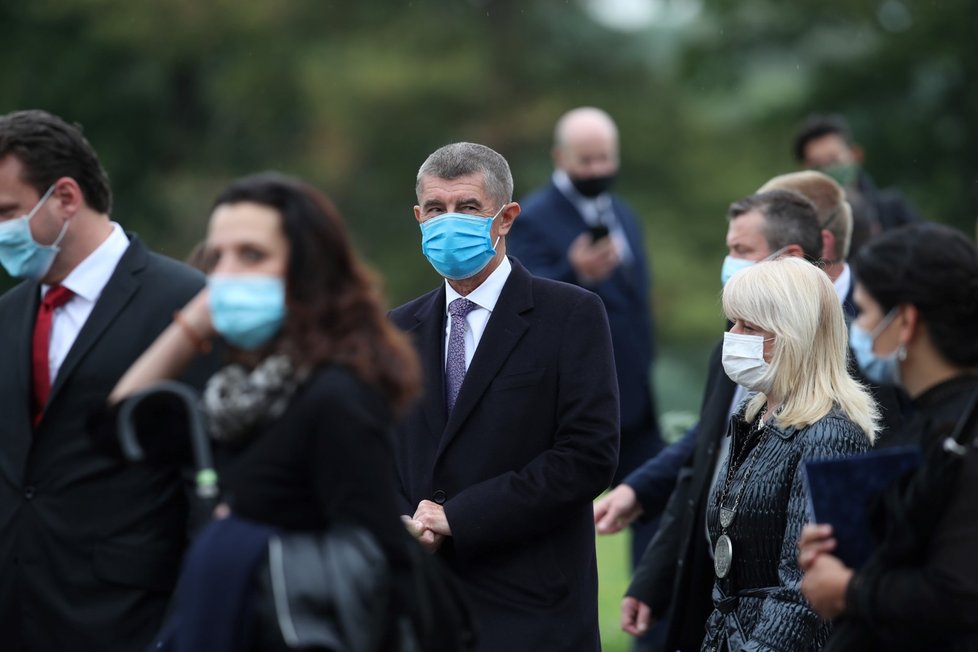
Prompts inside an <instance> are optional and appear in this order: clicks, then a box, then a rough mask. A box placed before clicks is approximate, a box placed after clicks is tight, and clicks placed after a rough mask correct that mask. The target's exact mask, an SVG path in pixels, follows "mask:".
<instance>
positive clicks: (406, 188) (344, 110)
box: [0, 0, 978, 409]
mask: <svg viewBox="0 0 978 652" xmlns="http://www.w3.org/2000/svg"><path fill="white" fill-rule="evenodd" d="M633 1H634V2H638V3H642V2H645V3H646V4H647V5H649V6H651V7H654V8H655V9H656V10H657V11H658V14H657V17H658V19H657V20H655V21H653V22H651V23H650V24H634V25H631V26H630V28H629V29H626V30H621V29H613V28H610V27H607V26H605V25H604V24H602V23H600V22H598V21H596V20H595V14H596V13H598V12H597V9H598V8H600V5H601V4H602V0H539V1H537V2H516V1H513V0H468V1H462V0H458V1H448V0H412V1H409V2H339V1H336V0H248V1H247V2H230V1H229V0H210V1H207V0H150V1H147V2H131V1H125V0H31V1H30V2H5V3H2V4H0V25H3V27H4V29H3V32H4V37H5V38H4V56H3V57H0V79H2V83H0V112H2V113H6V112H8V111H11V110H16V109H23V108H44V109H47V110H49V111H52V112H54V113H57V114H59V115H61V116H63V117H65V118H67V119H69V120H72V121H76V122H78V123H80V124H82V125H83V126H84V129H85V133H86V134H87V136H88V137H89V139H90V140H91V142H92V143H93V144H94V145H95V147H96V149H97V150H98V151H99V153H100V155H101V157H102V159H103V163H104V164H105V166H106V168H107V169H108V171H109V173H110V176H111V178H112V180H113V185H114V188H115V193H116V202H115V208H114V211H113V217H114V218H115V219H116V220H117V221H119V222H121V223H122V224H123V225H124V226H125V227H126V228H127V229H130V230H134V231H136V232H138V233H140V234H141V235H142V237H143V238H144V239H146V240H147V241H148V242H149V243H150V244H151V245H152V246H154V247H155V248H157V249H159V250H162V251H164V252H166V253H169V254H171V255H173V256H175V257H183V256H184V255H185V254H186V253H187V252H189V250H190V249H191V247H192V246H193V244H194V243H195V242H197V241H198V240H200V239H201V238H202V237H203V236H204V231H205V226H206V217H207V214H208V210H209V204H210V201H211V199H212V198H213V197H214V196H215V194H216V193H217V191H218V190H219V189H220V188H222V187H223V185H224V184H226V183H227V182H228V181H229V180H230V179H232V178H234V177H235V176H238V175H242V174H245V173H249V172H253V171H257V170H263V169H277V170H281V171H283V172H286V173H291V174H296V175H300V176H302V177H305V178H306V179H308V180H309V181H311V182H313V183H314V184H316V185H317V186H319V187H321V188H322V189H324V190H325V191H326V192H327V193H328V194H329V195H331V196H332V198H333V199H334V200H335V201H336V202H337V204H338V205H339V206H340V208H341V210H342V211H343V212H344V214H345V216H346V217H347V220H348V222H349V224H350V228H351V230H352V231H353V233H354V235H355V238H356V240H357V242H358V244H359V246H360V248H361V249H362V251H363V252H364V253H365V254H366V256H367V257H368V258H369V260H370V261H371V262H372V263H373V265H374V266H375V267H376V268H377V269H378V270H379V271H380V272H381V274H382V276H383V278H384V279H385V282H386V286H387V291H388V295H389V297H390V301H391V303H392V304H396V303H399V302H401V301H403V300H406V299H408V298H410V297H411V296H413V295H415V294H417V293H420V292H421V291H423V290H425V289H427V288H429V287H431V286H432V285H433V284H434V283H435V282H436V281H437V278H436V276H435V275H434V273H433V272H432V271H431V270H430V268H429V267H428V265H427V264H426V263H425V261H424V259H423V258H422V256H421V254H420V251H419V239H420V238H419V233H418V229H417V226H416V224H415V223H414V220H413V218H412V215H411V207H412V205H413V203H414V175H415V171H416V170H417V167H418V166H419V165H420V163H421V162H422V160H423V159H424V158H425V156H427V154H428V153H430V152H431V151H432V150H434V149H435V148H436V147H438V146H440V145H442V144H444V143H447V142H451V141H455V140H470V141H476V142H481V143H485V144H487V145H489V146H491V147H493V148H495V149H496V150H498V151H499V152H501V153H502V154H503V155H504V156H506V157H507V158H508V160H509V161H510V163H511V165H512V167H513V171H514V176H515V178H516V183H517V188H516V194H517V196H520V195H523V194H525V193H527V192H529V191H530V190H531V189H533V188H534V187H535V186H537V185H539V184H541V183H544V182H545V181H546V180H547V178H548V175H549V174H550V170H551V168H550V161H549V147H550V139H551V133H552V128H553V123H554V121H555V119H556V118H557V117H558V116H559V115H560V114H561V113H562V112H563V111H565V110H567V109H568V108H571V107H573V106H575V105H581V104H592V105H597V106H601V107H603V108H605V109H607V110H608V111H609V112H610V113H612V114H613V115H614V116H615V117H616V119H617V120H618V122H619V126H620V129H621V133H622V176H621V180H620V185H619V188H620V191H621V193H622V194H623V195H624V196H625V197H626V198H627V199H629V200H630V201H631V203H632V204H633V205H634V206H635V207H636V208H637V209H638V212H639V213H640V214H641V215H642V217H643V219H644V221H645V232H646V240H647V242H646V244H647V247H648V250H649V251H650V252H651V255H652V259H653V266H654V274H655V290H654V292H655V296H654V302H655V305H656V310H657V318H658V328H659V333H658V339H659V343H660V350H661V351H663V352H664V356H663V361H662V364H661V365H660V368H659V370H658V372H657V373H658V375H659V376H660V381H661V382H660V383H659V387H660V399H662V400H661V402H662V404H663V406H664V407H665V408H666V409H677V408H682V409H694V408H695V407H696V406H697V405H698V401H699V397H698V392H699V375H700V374H701V373H702V372H701V367H702V365H703V363H704V361H705V350H706V348H707V347H708V346H709V345H710V343H711V342H712V341H713V340H714V339H715V338H716V336H717V334H718V332H719V328H720V325H721V323H722V321H721V316H720V311H719V305H718V301H717V293H718V290H719V283H718V274H719V267H720V262H721V259H722V257H723V255H724V247H723V235H724V231H725V224H724V220H723V216H724V212H725V209H726V207H727V205H728V204H729V203H730V202H731V201H733V200H735V199H737V198H739V197H741V196H743V195H746V194H748V193H750V192H751V191H753V190H754V189H756V188H757V187H758V186H760V185H761V184H762V183H763V182H764V181H765V180H766V179H768V178H769V177H771V176H773V175H775V174H779V173H782V172H785V171H789V170H792V169H794V168H795V163H794V161H793V160H792V159H791V156H790V141H791V136H792V133H793V131H794V129H795V127H796V126H797V125H798V123H799V122H800V121H801V119H802V118H803V117H804V116H805V115H806V114H807V113H809V112H811V111H839V112H842V113H844V114H846V115H847V116H848V117H849V119H850V122H851V124H852V126H853V128H854V131H855V133H856V135H857V139H858V140H859V142H860V143H861V144H862V145H863V146H864V147H865V149H866V151H867V167H868V169H869V170H870V171H871V172H872V174H873V175H874V177H875V178H876V180H877V182H878V183H879V184H880V185H883V186H888V185H896V186H898V187H900V188H901V189H902V190H903V191H904V193H905V194H906V195H907V196H908V197H909V198H910V199H911V201H912V202H913V203H914V204H915V205H916V206H917V208H918V209H920V210H921V212H922V213H923V214H924V215H926V216H927V217H928V218H930V219H934V220H939V221H944V222H947V223H950V224H953V225H956V226H958V227H959V228H961V229H963V230H964V231H966V232H967V233H969V234H973V233H974V228H975V218H976V216H978V175H976V169H975V161H976V158H975V152H978V131H976V129H975V124H976V118H978V84H976V83H975V82H976V80H978V74H976V73H978V48H976V47H975V46H974V42H975V36H976V31H978V14H976V13H975V11H974V7H973V5H972V2H970V0H915V1H911V0H794V1H793V2H780V1H778V0H736V1H732V0H633ZM0 283H7V284H8V285H9V281H7V280H6V279H4V280H3V281H0ZM667 381H668V382H667Z"/></svg>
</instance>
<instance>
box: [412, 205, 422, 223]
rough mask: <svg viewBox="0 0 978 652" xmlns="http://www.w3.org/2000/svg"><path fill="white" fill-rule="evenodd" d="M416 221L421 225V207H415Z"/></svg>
mask: <svg viewBox="0 0 978 652" xmlns="http://www.w3.org/2000/svg"><path fill="white" fill-rule="evenodd" d="M414 219H416V220H417V221H418V224H421V207H420V206H415V207H414Z"/></svg>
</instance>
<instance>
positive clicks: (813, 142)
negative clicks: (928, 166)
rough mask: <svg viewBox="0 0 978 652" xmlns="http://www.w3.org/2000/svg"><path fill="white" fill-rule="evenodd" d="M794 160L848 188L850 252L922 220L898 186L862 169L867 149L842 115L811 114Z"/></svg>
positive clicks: (800, 133)
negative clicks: (875, 180) (885, 184)
mask: <svg viewBox="0 0 978 652" xmlns="http://www.w3.org/2000/svg"><path fill="white" fill-rule="evenodd" d="M793 152H794V155H795V160H796V161H798V162H799V163H800V164H802V165H804V166H805V167H807V168H812V169H815V170H819V171H821V172H824V173H825V174H827V175H829V176H830V177H832V178H833V179H835V180H836V181H838V182H839V184H840V185H841V186H842V187H843V188H845V190H846V194H847V195H848V197H849V202H850V203H851V204H852V206H853V218H854V236H853V242H852V245H851V249H850V251H851V254H852V255H854V254H855V253H856V252H858V251H859V249H860V248H861V247H862V246H863V244H865V242H866V241H867V240H869V239H872V238H873V237H875V236H877V235H879V234H880V233H882V232H884V231H888V230H890V229H895V228H897V227H899V226H903V225H904V224H912V223H914V222H918V221H920V216H919V215H918V214H917V212H916V211H915V210H914V209H913V207H912V206H911V205H910V204H909V203H908V202H907V200H906V199H905V198H904V197H903V195H901V194H900V193H899V192H898V191H897V190H895V189H893V188H886V189H880V188H877V187H876V184H875V183H873V180H872V178H871V177H870V176H869V174H868V173H867V172H866V171H865V170H864V169H863V163H864V159H865V152H863V150H862V148H861V147H859V146H858V145H857V144H856V143H855V142H854V141H853V138H852V132H851V131H850V130H849V125H848V123H847V122H846V120H845V118H843V117H842V116H841V115H817V114H814V115H811V116H809V117H808V118H807V119H806V120H805V122H804V123H803V124H802V126H801V127H800V128H799V130H798V132H797V133H796V134H795V140H794V146H793Z"/></svg>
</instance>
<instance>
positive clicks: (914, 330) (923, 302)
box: [799, 224, 978, 651]
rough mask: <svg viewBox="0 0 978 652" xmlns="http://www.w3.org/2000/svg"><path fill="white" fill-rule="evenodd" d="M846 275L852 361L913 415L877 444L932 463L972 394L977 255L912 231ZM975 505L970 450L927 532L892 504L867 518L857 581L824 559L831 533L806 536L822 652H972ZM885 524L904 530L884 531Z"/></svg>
mask: <svg viewBox="0 0 978 652" xmlns="http://www.w3.org/2000/svg"><path fill="white" fill-rule="evenodd" d="M855 267H856V272H857V276H858V279H859V280H858V283H857V286H856V294H855V299H856V303H857V305H858V306H859V308H860V315H859V317H858V319H856V321H854V322H853V323H852V326H851V330H852V332H851V335H850V339H851V342H852V348H853V351H854V352H855V356H856V359H857V361H858V363H859V365H860V366H861V367H862V369H863V372H864V373H865V374H866V375H867V376H869V377H870V378H871V379H873V380H874V381H876V382H880V383H899V384H900V385H902V386H903V387H904V388H905V389H906V391H907V392H908V393H909V394H910V396H911V397H912V398H913V404H914V407H915V408H916V413H915V415H914V417H913V418H912V420H911V421H909V422H908V423H907V425H906V427H905V428H904V429H903V430H902V431H901V432H898V433H894V435H893V436H891V437H889V438H888V439H887V440H886V441H885V442H883V443H884V444H886V445H891V446H899V445H910V446H918V447H920V448H922V449H923V450H924V451H925V452H927V453H930V452H931V451H932V450H933V449H935V448H938V447H940V446H941V445H942V444H943V441H944V438H945V437H947V436H948V435H949V434H950V432H951V431H952V429H953V428H954V426H955V424H956V422H957V421H958V419H960V418H961V416H962V414H963V413H964V412H965V409H966V407H967V405H968V403H969V400H970V399H971V398H972V397H973V396H974V395H975V392H976V391H978V338H975V323H976V322H978V251H976V249H975V246H974V244H973V243H971V242H970V241H969V240H968V239H967V238H966V237H965V236H964V235H963V234H961V233H959V232H957V231H955V230H953V229H951V228H948V227H946V226H942V225H939V224H917V225H913V226H909V227H906V228H903V229H897V230H895V231H892V232H890V233H886V234H884V235H882V236H880V237H879V238H878V239H876V240H874V241H873V242H871V243H869V244H868V245H866V247H864V248H863V250H862V251H860V252H859V255H858V256H857V257H856V259H855ZM971 438H972V439H973V438H974V434H972V435H971ZM976 495H978V451H976V450H975V447H974V446H968V447H967V452H966V453H965V457H964V459H963V465H962V467H961V470H960V475H959V477H958V478H957V482H956V484H955V485H954V489H953V493H952V494H951V496H950V497H949V499H947V500H940V501H936V502H935V504H933V505H932V506H931V507H930V508H929V509H928V510H927V511H928V512H930V513H931V514H932V515H933V516H932V517H931V518H933V519H935V520H936V526H934V525H928V526H925V525H923V524H919V523H917V522H916V521H915V520H914V519H913V518H911V517H909V516H908V515H907V514H905V513H903V512H904V510H905V509H906V507H905V506H904V502H903V499H902V497H901V498H900V499H899V500H897V501H896V503H895V505H894V506H893V508H892V509H893V511H891V509H889V508H887V509H881V510H878V513H877V514H876V515H874V519H873V520H874V522H880V525H879V527H877V528H876V529H877V531H878V532H881V533H882V532H885V533H886V536H884V537H883V538H882V540H880V541H879V542H878V546H877V549H876V550H875V552H874V554H873V556H872V557H870V559H869V561H868V562H867V563H866V564H865V565H864V566H863V567H862V568H861V569H859V570H857V571H854V570H853V569H851V568H848V567H846V566H845V565H844V564H843V563H842V562H841V561H839V559H837V558H836V557H835V556H834V555H833V554H832V551H833V550H834V547H835V540H834V539H833V538H832V528H831V526H829V525H809V526H806V527H805V531H804V533H803V535H802V538H801V542H800V544H799V548H800V553H799V561H800V564H801V566H802V568H803V569H804V570H805V577H804V580H803V582H802V587H801V588H802V592H803V593H804V594H805V597H806V598H807V599H808V600H809V601H810V602H811V604H812V606H813V607H814V608H815V609H816V610H817V611H818V612H819V613H820V614H821V615H822V616H823V617H824V618H838V619H840V620H839V623H840V627H839V628H838V631H837V632H836V634H834V635H833V637H832V639H831V640H830V642H829V645H828V649H831V650H839V651H841V650H853V651H855V650H860V651H863V650H867V651H869V650H897V651H904V650H949V651H953V650H973V649H976V646H978V567H976V565H975V563H974V551H975V549H976V546H978V506H976V501H975V496H976ZM884 504H885V505H887V506H889V505H890V504H891V503H889V501H887V502H885V503H884ZM908 519H910V520H908ZM893 523H901V524H903V526H904V527H896V528H892V529H891V527H890V526H891V524H893ZM908 535H909V536H910V540H911V544H909V545H908V540H907V537H908ZM914 537H919V538H923V539H925V540H923V541H920V540H915V539H914Z"/></svg>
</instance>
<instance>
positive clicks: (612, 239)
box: [508, 107, 662, 563]
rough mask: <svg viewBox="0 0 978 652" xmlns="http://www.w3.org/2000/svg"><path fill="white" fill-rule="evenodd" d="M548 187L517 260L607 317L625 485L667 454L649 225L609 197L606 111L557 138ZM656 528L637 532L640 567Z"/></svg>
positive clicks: (613, 167)
mask: <svg viewBox="0 0 978 652" xmlns="http://www.w3.org/2000/svg"><path fill="white" fill-rule="evenodd" d="M552 156H553V162H554V173H553V176H552V178H551V181H550V183H548V184H547V185H546V186H544V187H543V188H540V189H538V190H537V191H535V192H533V193H532V194H530V196H528V197H527V198H525V199H524V200H523V201H521V202H520V203H521V205H522V207H523V211H522V213H521V214H520V219H519V221H517V222H516V223H515V224H514V225H513V231H512V233H511V234H510V236H509V238H508V240H509V242H508V245H509V251H510V252H511V253H512V254H513V256H514V257H515V258H516V259H517V260H519V261H520V262H521V263H523V264H524V265H526V268H527V269H528V270H530V272H531V273H532V274H535V275H537V276H544V277H546V278H552V279H555V280H558V281H564V282H566V283H574V284H576V285H580V286H581V287H584V288H587V289H589V290H592V291H593V292H595V293H596V294H597V295H598V296H599V297H601V301H602V303H603V304H604V307H605V310H606V311H607V312H608V322H609V324H610V325H611V341H612V343H613V344H614V349H615V368H616V370H617V373H618V391H619V392H620V395H621V450H620V453H619V457H618V471H617V473H616V474H615V478H614V483H615V484H617V483H619V482H620V481H621V479H622V478H624V477H625V476H626V475H628V474H629V473H631V472H632V471H633V470H634V469H635V468H637V467H638V466H639V465H641V464H642V463H643V462H645V461H646V460H647V459H649V458H650V457H652V456H653V455H655V454H656V453H657V452H658V451H659V450H660V449H661V448H662V440H661V438H660V436H659V427H658V418H657V415H656V409H655V402H654V392H653V388H652V363H653V360H654V350H653V321H652V305H651V282H650V273H649V264H648V259H647V257H646V254H645V244H644V242H643V238H642V230H641V225H640V222H639V220H638V217H637V216H636V215H635V214H634V213H633V211H632V210H631V208H629V206H628V205H627V204H626V203H625V202H624V201H622V200H621V198H619V197H618V196H617V195H615V194H614V193H612V192H611V187H612V182H613V181H614V180H615V177H616V176H617V174H618V167H619V156H618V128H617V126H616V125H615V122H614V120H612V119H611V116H609V115H608V114H607V113H605V112H604V111H602V110H600V109H597V108H593V107H581V108H577V109H573V110H571V111H569V112H567V113H566V114H564V115H563V116H562V117H561V118H560V119H559V120H558V121H557V126H556V127H555V129H554V146H553V151H552ZM653 534H655V523H654V522H648V521H646V522H636V523H634V524H633V526H632V561H633V563H637V562H638V560H639V558H641V556H642V552H643V551H644V550H645V548H646V546H647V545H648V543H649V541H650V540H651V539H652V535H653Z"/></svg>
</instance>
